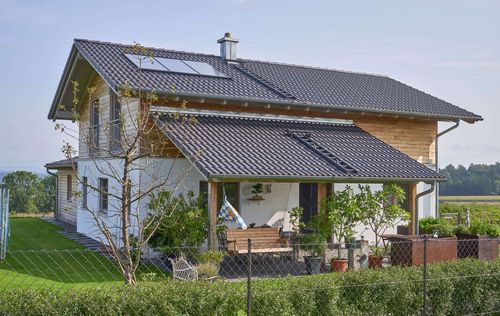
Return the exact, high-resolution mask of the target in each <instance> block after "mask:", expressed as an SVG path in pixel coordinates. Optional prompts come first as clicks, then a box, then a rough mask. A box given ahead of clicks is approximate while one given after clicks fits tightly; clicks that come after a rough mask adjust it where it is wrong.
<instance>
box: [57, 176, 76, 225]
mask: <svg viewBox="0 0 500 316" xmlns="http://www.w3.org/2000/svg"><path fill="white" fill-rule="evenodd" d="M68 175H70V176H71V182H72V184H71V186H72V191H73V192H72V194H71V195H72V198H71V199H70V200H68V199H67V196H68V191H67V188H68V182H67V178H68ZM57 181H58V188H59V191H58V196H57V205H58V209H57V218H58V219H59V220H61V221H63V222H66V223H70V224H73V225H76V208H77V200H76V198H75V196H74V192H76V191H78V190H79V189H78V180H77V178H76V173H75V172H74V171H73V170H71V169H68V170H62V169H61V170H59V171H58V172H57Z"/></svg>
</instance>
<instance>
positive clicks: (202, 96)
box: [114, 86, 483, 124]
mask: <svg viewBox="0 0 500 316" xmlns="http://www.w3.org/2000/svg"><path fill="white" fill-rule="evenodd" d="M117 89H118V87H116V86H115V87H114V90H115V91H116V90H117ZM142 91H144V92H157V93H159V94H172V91H156V90H153V89H142ZM175 95H176V96H179V97H186V98H200V99H213V100H219V101H220V100H224V101H229V102H231V101H232V102H255V103H260V104H263V105H268V104H273V105H281V106H291V105H294V106H302V107H316V108H321V109H328V110H333V111H338V112H345V111H348V112H358V113H373V114H375V115H377V114H386V115H391V116H398V117H399V116H401V117H407V118H416V117H418V118H429V119H435V120H438V121H459V120H462V121H465V122H467V123H471V124H472V123H475V122H477V121H482V120H483V117H481V116H470V117H468V116H456V115H442V114H425V113H415V112H405V111H390V110H380V109H374V108H363V109H360V108H354V107H346V106H340V105H325V104H316V103H302V102H295V101H291V100H290V101H279V100H272V101H270V100H262V99H250V98H246V97H235V96H224V95H215V94H202V93H191V92H176V93H175Z"/></svg>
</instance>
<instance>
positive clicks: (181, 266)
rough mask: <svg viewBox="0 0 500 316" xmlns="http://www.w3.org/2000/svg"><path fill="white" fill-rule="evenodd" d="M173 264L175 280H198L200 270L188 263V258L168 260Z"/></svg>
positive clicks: (181, 257)
mask: <svg viewBox="0 0 500 316" xmlns="http://www.w3.org/2000/svg"><path fill="white" fill-rule="evenodd" d="M168 260H170V262H172V275H173V277H174V279H179V280H183V281H188V280H191V281H196V280H198V270H196V268H195V267H194V266H193V265H192V264H190V263H189V261H187V259H186V257H184V256H180V257H179V258H177V259H170V258H169V259H168Z"/></svg>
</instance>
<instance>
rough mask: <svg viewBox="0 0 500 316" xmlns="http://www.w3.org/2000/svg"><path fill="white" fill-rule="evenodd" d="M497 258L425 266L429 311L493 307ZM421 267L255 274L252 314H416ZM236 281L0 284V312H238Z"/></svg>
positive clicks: (499, 304) (241, 305) (497, 294)
mask: <svg viewBox="0 0 500 316" xmlns="http://www.w3.org/2000/svg"><path fill="white" fill-rule="evenodd" d="M499 273H500V261H499V260H497V261H495V262H485V261H477V260H459V261H455V262H449V263H442V264H434V265H431V266H429V278H430V280H429V282H428V294H429V296H428V306H429V312H430V314H431V315H465V314H471V313H488V312H490V313H491V312H493V311H500V275H499ZM422 286H423V283H422V270H421V268H417V267H406V268H403V267H392V268H387V269H383V270H361V271H354V272H347V273H340V274H339V273H335V274H334V273H332V274H324V275H317V276H303V277H288V278H280V279H257V280H254V281H253V284H252V289H253V292H252V307H253V314H254V315H418V314H420V313H421V307H422ZM245 310H246V283H245V282H244V281H227V282H226V281H218V282H215V283H213V284H212V283H208V282H202V281H199V282H187V281H186V282H182V281H173V280H172V281H168V282H163V283H153V282H150V283H141V284H139V285H138V286H136V287H126V286H120V287H112V288H109V287H107V288H92V289H72V290H62V289H45V290H34V289H33V290H8V291H7V290H6V291H0V314H2V315H56V314H57V315H96V314H98V315H148V316H152V315H244V314H245Z"/></svg>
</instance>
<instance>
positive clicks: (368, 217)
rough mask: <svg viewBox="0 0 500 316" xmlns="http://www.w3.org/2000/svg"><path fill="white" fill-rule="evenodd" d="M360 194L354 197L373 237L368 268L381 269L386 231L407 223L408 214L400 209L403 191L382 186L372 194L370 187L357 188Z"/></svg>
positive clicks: (385, 248) (392, 186)
mask: <svg viewBox="0 0 500 316" xmlns="http://www.w3.org/2000/svg"><path fill="white" fill-rule="evenodd" d="M359 190H360V193H358V194H357V195H356V199H357V202H358V205H359V207H360V208H361V211H362V212H363V214H364V219H363V223H364V224H365V225H368V227H370V229H371V230H372V232H373V233H374V235H375V243H374V245H373V246H372V248H371V250H372V251H371V254H370V255H369V256H368V263H369V267H370V268H382V260H383V255H384V253H386V250H387V244H386V242H385V241H384V240H383V239H382V235H384V234H385V232H386V231H387V229H389V228H392V227H394V226H396V225H397V224H399V223H401V222H404V221H407V220H408V219H409V217H410V215H409V214H408V212H407V211H406V210H405V209H403V208H402V207H401V204H402V203H403V201H404V196H405V193H404V190H403V189H402V188H401V187H400V186H398V185H396V184H389V185H384V188H383V189H382V190H380V191H376V192H373V191H372V190H371V188H370V186H368V185H366V186H362V185H360V186H359Z"/></svg>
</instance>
